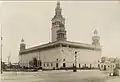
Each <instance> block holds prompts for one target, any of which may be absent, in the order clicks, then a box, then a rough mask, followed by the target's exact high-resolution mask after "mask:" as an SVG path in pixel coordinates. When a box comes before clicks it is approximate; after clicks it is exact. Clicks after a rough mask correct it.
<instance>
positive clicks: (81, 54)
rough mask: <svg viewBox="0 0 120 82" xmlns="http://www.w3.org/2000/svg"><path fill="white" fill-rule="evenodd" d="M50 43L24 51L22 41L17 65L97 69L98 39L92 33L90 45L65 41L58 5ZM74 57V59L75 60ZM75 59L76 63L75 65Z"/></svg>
mask: <svg viewBox="0 0 120 82" xmlns="http://www.w3.org/2000/svg"><path fill="white" fill-rule="evenodd" d="M51 31H52V34H51V35H52V42H50V43H46V44H43V45H38V46H35V47H31V48H28V49H26V45H25V43H24V40H23V39H22V40H21V44H20V52H19V63H20V66H25V67H30V66H32V65H34V66H36V67H42V68H43V69H59V68H65V67H67V68H71V67H73V66H74V65H77V67H78V68H83V67H89V68H92V67H93V68H97V67H98V64H99V61H100V58H101V46H100V43H99V40H100V37H99V36H98V32H97V30H95V31H94V36H93V37H92V44H84V43H78V42H71V41H67V37H66V32H67V31H66V30H65V18H64V17H63V16H62V9H61V8H60V3H59V2H58V3H57V6H56V8H55V16H54V17H53V18H52V28H51ZM75 56H76V58H75ZM75 59H76V63H75Z"/></svg>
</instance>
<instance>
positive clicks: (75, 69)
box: [73, 51, 77, 72]
mask: <svg viewBox="0 0 120 82" xmlns="http://www.w3.org/2000/svg"><path fill="white" fill-rule="evenodd" d="M73 72H77V52H76V51H75V66H74V67H73Z"/></svg>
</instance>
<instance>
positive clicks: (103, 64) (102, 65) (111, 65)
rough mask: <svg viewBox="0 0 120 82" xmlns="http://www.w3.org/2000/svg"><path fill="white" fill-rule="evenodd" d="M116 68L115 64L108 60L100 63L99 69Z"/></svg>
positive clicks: (108, 69) (109, 69)
mask: <svg viewBox="0 0 120 82" xmlns="http://www.w3.org/2000/svg"><path fill="white" fill-rule="evenodd" d="M114 68H116V64H115V63H113V62H110V61H105V62H101V63H100V70H101V71H113V69H114Z"/></svg>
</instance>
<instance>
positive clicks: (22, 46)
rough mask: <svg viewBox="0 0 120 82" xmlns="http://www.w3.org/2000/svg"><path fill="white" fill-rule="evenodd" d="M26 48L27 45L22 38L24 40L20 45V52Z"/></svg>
mask: <svg viewBox="0 0 120 82" xmlns="http://www.w3.org/2000/svg"><path fill="white" fill-rule="evenodd" d="M25 48H26V45H25V43H24V39H23V38H22V39H21V43H20V51H23V50H25Z"/></svg>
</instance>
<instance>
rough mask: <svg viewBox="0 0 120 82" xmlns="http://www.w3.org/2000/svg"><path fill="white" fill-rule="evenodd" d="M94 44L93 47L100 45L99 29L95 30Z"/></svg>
mask: <svg viewBox="0 0 120 82" xmlns="http://www.w3.org/2000/svg"><path fill="white" fill-rule="evenodd" d="M92 44H93V45H100V36H98V31H97V29H95V30H94V35H93V36H92Z"/></svg>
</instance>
